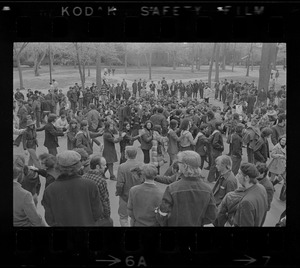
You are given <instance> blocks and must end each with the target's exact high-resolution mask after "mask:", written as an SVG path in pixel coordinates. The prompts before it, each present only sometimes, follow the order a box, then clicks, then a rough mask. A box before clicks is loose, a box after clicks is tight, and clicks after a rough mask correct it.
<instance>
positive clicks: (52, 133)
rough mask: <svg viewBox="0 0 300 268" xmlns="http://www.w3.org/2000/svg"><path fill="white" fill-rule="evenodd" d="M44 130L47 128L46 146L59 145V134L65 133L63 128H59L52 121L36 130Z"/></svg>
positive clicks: (55, 146)
mask: <svg viewBox="0 0 300 268" xmlns="http://www.w3.org/2000/svg"><path fill="white" fill-rule="evenodd" d="M42 130H45V141H44V146H45V147H47V148H57V147H59V145H58V139H57V136H63V135H64V133H63V132H62V131H61V130H57V129H56V127H55V126H53V124H52V123H47V124H46V125H45V126H43V127H41V128H37V129H36V131H42Z"/></svg>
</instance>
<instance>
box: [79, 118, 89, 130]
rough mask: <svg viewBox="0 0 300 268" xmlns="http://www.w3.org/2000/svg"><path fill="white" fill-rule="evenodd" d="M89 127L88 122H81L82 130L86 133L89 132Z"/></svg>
mask: <svg viewBox="0 0 300 268" xmlns="http://www.w3.org/2000/svg"><path fill="white" fill-rule="evenodd" d="M88 127H89V123H88V121H87V120H82V121H81V122H80V130H84V131H87V130H88Z"/></svg>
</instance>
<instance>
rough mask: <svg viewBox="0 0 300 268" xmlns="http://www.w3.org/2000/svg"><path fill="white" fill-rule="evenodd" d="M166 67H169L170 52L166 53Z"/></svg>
mask: <svg viewBox="0 0 300 268" xmlns="http://www.w3.org/2000/svg"><path fill="white" fill-rule="evenodd" d="M167 66H170V52H169V51H168V52H167Z"/></svg>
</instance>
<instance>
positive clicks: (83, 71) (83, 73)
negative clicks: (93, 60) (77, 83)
mask: <svg viewBox="0 0 300 268" xmlns="http://www.w3.org/2000/svg"><path fill="white" fill-rule="evenodd" d="M85 64H86V62H83V64H82V75H83V77H82V78H83V83H84V84H85Z"/></svg>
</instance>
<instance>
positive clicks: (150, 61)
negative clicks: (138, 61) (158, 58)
mask: <svg viewBox="0 0 300 268" xmlns="http://www.w3.org/2000/svg"><path fill="white" fill-rule="evenodd" d="M151 68H152V52H149V80H151V79H152V77H151V72H152V70H151Z"/></svg>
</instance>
